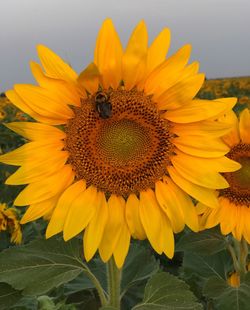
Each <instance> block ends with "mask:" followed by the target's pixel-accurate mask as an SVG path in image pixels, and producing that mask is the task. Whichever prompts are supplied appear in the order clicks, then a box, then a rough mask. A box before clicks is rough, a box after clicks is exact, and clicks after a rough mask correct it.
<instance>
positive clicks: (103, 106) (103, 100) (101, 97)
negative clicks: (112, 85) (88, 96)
mask: <svg viewBox="0 0 250 310" xmlns="http://www.w3.org/2000/svg"><path fill="white" fill-rule="evenodd" d="M95 109H96V111H97V112H98V114H99V116H100V117H101V118H103V119H106V118H110V117H111V115H112V104H111V102H110V101H109V95H108V94H107V93H105V92H103V91H98V92H97V93H96V95H95Z"/></svg>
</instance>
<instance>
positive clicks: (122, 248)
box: [114, 221, 130, 268]
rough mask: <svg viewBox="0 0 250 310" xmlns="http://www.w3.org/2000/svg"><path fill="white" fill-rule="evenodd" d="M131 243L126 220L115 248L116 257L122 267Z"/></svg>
mask: <svg viewBox="0 0 250 310" xmlns="http://www.w3.org/2000/svg"><path fill="white" fill-rule="evenodd" d="M129 245H130V233H129V230H128V226H127V223H126V222H125V221H124V223H123V226H122V230H121V234H120V237H119V240H118V241H117V244H116V247H115V249H114V259H115V263H116V266H117V267H118V268H121V267H122V266H123V264H124V261H125V258H126V256H127V254H128V250H129Z"/></svg>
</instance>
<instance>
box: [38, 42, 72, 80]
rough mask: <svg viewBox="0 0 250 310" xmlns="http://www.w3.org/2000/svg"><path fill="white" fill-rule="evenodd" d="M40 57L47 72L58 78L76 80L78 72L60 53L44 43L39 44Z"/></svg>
mask: <svg viewBox="0 0 250 310" xmlns="http://www.w3.org/2000/svg"><path fill="white" fill-rule="evenodd" d="M37 52H38V56H39V59H40V61H41V63H42V65H43V67H44V69H45V71H46V73H47V74H48V75H49V76H51V77H53V78H56V79H62V80H69V81H75V80H76V79H77V74H76V73H75V71H74V70H73V69H72V68H71V67H70V66H69V65H68V64H67V63H65V62H64V61H63V60H62V59H61V58H60V57H59V56H58V55H56V54H55V53H54V52H53V51H52V50H50V49H49V48H47V47H46V46H44V45H38V46H37Z"/></svg>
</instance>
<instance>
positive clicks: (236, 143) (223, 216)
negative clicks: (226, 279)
mask: <svg viewBox="0 0 250 310" xmlns="http://www.w3.org/2000/svg"><path fill="white" fill-rule="evenodd" d="M226 118H230V120H231V121H233V129H232V130H231V131H230V132H229V133H228V134H227V135H225V136H224V137H223V139H224V141H225V142H226V143H227V145H228V147H229V148H230V151H229V153H228V154H227V157H228V158H230V159H232V160H234V161H237V162H238V163H239V164H240V165H241V168H240V169H239V170H238V171H233V172H232V171H231V172H225V173H223V176H224V177H225V179H226V180H227V181H228V183H229V185H230V187H228V188H225V189H220V190H219V191H218V198H219V206H218V207H217V208H214V209H211V208H208V207H205V206H204V205H203V206H202V205H201V204H199V205H198V209H199V212H200V214H203V215H202V219H201V221H202V226H203V228H210V227H213V226H215V225H217V224H220V227H221V231H222V233H223V234H229V233H232V234H233V236H234V237H235V238H236V239H238V240H241V239H242V238H245V239H246V240H247V241H248V243H250V229H249V221H250V181H249V180H250V111H249V110H248V109H245V110H243V111H242V112H241V114H240V116H239V119H238V118H237V117H236V115H235V114H234V113H233V112H231V113H230V115H226Z"/></svg>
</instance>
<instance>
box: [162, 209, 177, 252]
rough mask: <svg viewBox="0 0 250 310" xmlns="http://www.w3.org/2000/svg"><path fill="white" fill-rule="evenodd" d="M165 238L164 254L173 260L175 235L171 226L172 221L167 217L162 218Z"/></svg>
mask: <svg viewBox="0 0 250 310" xmlns="http://www.w3.org/2000/svg"><path fill="white" fill-rule="evenodd" d="M161 235H162V237H163V253H165V254H166V255H167V257H168V258H173V256H174V234H173V230H172V227H171V224H170V220H169V219H168V218H167V216H165V215H163V216H162V233H161Z"/></svg>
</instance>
